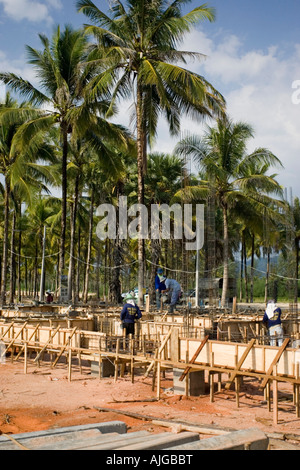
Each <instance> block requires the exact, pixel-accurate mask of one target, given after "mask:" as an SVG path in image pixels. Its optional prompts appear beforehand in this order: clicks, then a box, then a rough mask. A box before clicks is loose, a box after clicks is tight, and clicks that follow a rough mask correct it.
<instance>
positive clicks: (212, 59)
mask: <svg viewBox="0 0 300 470" xmlns="http://www.w3.org/2000/svg"><path fill="white" fill-rule="evenodd" d="M95 3H96V4H97V5H99V7H100V8H102V9H105V8H107V7H108V4H109V3H108V0H95ZM201 3H204V1H203V2H201V1H200V2H199V3H197V2H195V1H193V2H191V3H190V4H187V8H188V9H191V8H193V7H195V6H197V5H200V4H201ZM207 3H208V4H209V6H213V7H215V9H216V21H215V22H214V23H209V22H205V23H202V24H201V25H199V26H198V27H197V29H195V30H194V31H193V32H192V33H191V34H190V35H189V36H187V37H186V40H185V43H184V44H183V45H182V47H181V48H182V49H185V50H193V51H197V52H202V53H205V54H206V55H207V58H206V60H205V61H203V62H202V63H200V64H199V63H191V64H190V65H189V68H190V69H193V70H195V71H197V72H199V73H201V74H203V75H204V76H205V78H207V79H208V80H209V81H210V82H211V83H212V84H213V85H214V86H215V87H216V88H217V89H218V90H219V91H220V92H221V93H222V94H223V95H224V96H225V98H226V100H227V107H228V114H229V115H230V117H231V119H233V120H234V121H239V120H242V121H246V122H248V123H250V124H251V125H252V126H253V127H254V130H255V138H254V139H252V140H251V141H249V146H248V149H249V151H252V150H254V149H255V148H256V147H260V146H263V147H267V148H269V149H270V150H271V151H272V152H273V153H275V154H276V155H277V156H278V157H279V158H280V159H281V161H282V163H283V165H284V169H277V170H276V169H275V170H274V172H277V173H278V180H279V182H280V183H281V184H282V185H283V186H284V187H286V188H288V190H289V192H290V188H292V193H293V195H294V196H299V197H300V177H299V176H300V104H298V101H300V100H299V98H300V92H298V93H297V90H298V88H295V89H293V88H292V86H293V84H294V86H299V91H300V34H299V33H300V28H299V18H300V2H299V0H286V1H284V2H283V1H282V0H260V1H259V0H211V1H209V0H208V2H207ZM85 21H87V19H86V18H85V17H84V16H82V15H79V14H78V13H77V12H76V7H75V1H74V0H0V70H1V71H13V72H15V73H19V74H20V75H22V76H23V77H25V78H27V79H28V80H32V81H34V72H33V70H32V68H31V67H30V66H28V64H26V55H25V48H24V46H25V44H29V45H30V46H33V47H39V46H40V44H39V39H38V33H40V32H42V33H45V34H46V35H48V36H50V35H51V33H52V31H53V27H54V26H55V25H56V24H60V25H62V26H63V25H64V24H66V23H70V24H72V25H74V26H76V27H77V26H80V25H82V24H83V22H85ZM297 81H299V83H297ZM3 91H4V90H3V88H0V97H1V96H3ZM296 93H297V95H296ZM295 96H296V98H298V99H296V100H295V99H293V97H294V98H295ZM128 106H129V104H123V106H122V107H121V109H120V114H119V120H120V122H122V123H125V124H126V123H127V122H126V119H127V116H128ZM203 128H204V127H203V125H200V124H199V123H195V122H191V121H189V120H188V119H186V118H184V119H183V120H182V133H183V134H184V133H185V132H188V133H193V132H195V133H199V134H200V133H202V132H203ZM176 141H177V139H171V138H170V137H169V134H168V130H167V126H166V124H165V123H164V122H161V123H160V129H159V133H158V139H157V145H156V147H155V148H154V150H157V149H158V150H159V151H166V152H171V151H172V149H173V148H174V145H175V143H176Z"/></svg>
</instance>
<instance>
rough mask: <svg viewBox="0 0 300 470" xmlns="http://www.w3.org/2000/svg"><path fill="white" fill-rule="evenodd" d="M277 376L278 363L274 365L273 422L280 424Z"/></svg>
mask: <svg viewBox="0 0 300 470" xmlns="http://www.w3.org/2000/svg"><path fill="white" fill-rule="evenodd" d="M276 376H277V365H274V367H273V377H274V378H273V423H274V424H278V382H277V380H276V378H275V377H276Z"/></svg>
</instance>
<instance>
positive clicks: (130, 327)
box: [120, 294, 142, 336]
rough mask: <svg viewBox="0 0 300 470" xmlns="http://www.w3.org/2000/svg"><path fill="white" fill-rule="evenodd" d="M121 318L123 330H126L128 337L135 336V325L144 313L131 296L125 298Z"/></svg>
mask: <svg viewBox="0 0 300 470" xmlns="http://www.w3.org/2000/svg"><path fill="white" fill-rule="evenodd" d="M120 318H121V321H122V324H123V328H124V329H125V330H126V336H128V335H134V323H135V321H136V320H139V319H140V318H142V312H141V311H140V309H139V307H138V306H137V304H136V303H135V300H134V297H133V296H132V295H131V294H128V295H127V296H126V297H125V304H124V307H123V309H122V311H121V315H120Z"/></svg>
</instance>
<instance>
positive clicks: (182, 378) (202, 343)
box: [179, 335, 209, 382]
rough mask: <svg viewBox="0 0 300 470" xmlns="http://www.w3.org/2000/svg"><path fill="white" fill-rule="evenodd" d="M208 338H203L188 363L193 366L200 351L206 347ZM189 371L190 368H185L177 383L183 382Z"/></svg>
mask: <svg viewBox="0 0 300 470" xmlns="http://www.w3.org/2000/svg"><path fill="white" fill-rule="evenodd" d="M208 338H209V335H207V336H205V338H204V340H203V341H202V342H201V344H200V346H199V348H198V349H197V351H196V352H195V354H194V355H193V357H192V359H191V361H190V363H191V364H194V362H195V361H196V359H197V357H198V356H199V354H200V352H201V351H202V349H203V348H204V346H205V345H206V343H207V341H208ZM190 370H191V367H187V368H186V369H185V370H184V372H183V373H182V375H181V377H180V378H179V381H180V382H183V380H184V379H185V377H186V376H187V374H188V373H189V371H190Z"/></svg>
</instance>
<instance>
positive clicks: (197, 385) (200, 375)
mask: <svg viewBox="0 0 300 470" xmlns="http://www.w3.org/2000/svg"><path fill="white" fill-rule="evenodd" d="M183 372H184V370H183V369H177V368H173V387H174V394H175V395H185V389H186V380H187V377H185V379H184V380H183V381H182V382H180V380H179V379H180V377H181V375H182V373H183ZM188 380H189V386H188V394H189V396H191V397H198V396H200V395H204V394H205V375H204V370H199V371H195V372H190V374H189V379H188Z"/></svg>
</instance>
